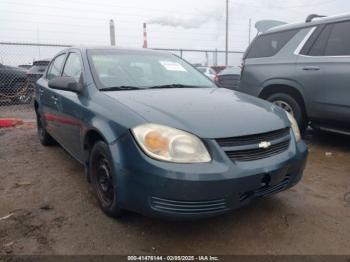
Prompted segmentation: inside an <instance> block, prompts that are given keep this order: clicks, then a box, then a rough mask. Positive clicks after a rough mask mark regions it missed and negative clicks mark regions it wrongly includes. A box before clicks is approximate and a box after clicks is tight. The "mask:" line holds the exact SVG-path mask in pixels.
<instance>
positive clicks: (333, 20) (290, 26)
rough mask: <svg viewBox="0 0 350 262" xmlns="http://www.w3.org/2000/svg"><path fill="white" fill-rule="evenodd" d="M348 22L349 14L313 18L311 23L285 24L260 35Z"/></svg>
mask: <svg viewBox="0 0 350 262" xmlns="http://www.w3.org/2000/svg"><path fill="white" fill-rule="evenodd" d="M346 20H350V14H342V15H337V16H329V17H322V18H315V20H313V21H311V22H308V23H306V22H303V23H293V24H286V25H280V26H276V27H273V28H270V29H269V30H267V31H266V32H264V33H263V34H261V35H264V34H270V33H276V32H281V31H287V30H293V29H301V28H306V27H313V26H317V25H321V24H328V23H336V22H342V21H346Z"/></svg>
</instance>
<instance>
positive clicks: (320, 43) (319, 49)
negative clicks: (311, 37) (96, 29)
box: [308, 25, 332, 56]
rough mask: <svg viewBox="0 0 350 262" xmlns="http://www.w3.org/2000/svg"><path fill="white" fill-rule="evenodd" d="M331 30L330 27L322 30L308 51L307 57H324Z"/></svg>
mask: <svg viewBox="0 0 350 262" xmlns="http://www.w3.org/2000/svg"><path fill="white" fill-rule="evenodd" d="M331 29H332V26H331V25H328V26H326V27H325V28H324V29H323V30H322V32H321V33H320V35H319V36H318V38H317V39H316V41H315V42H314V43H313V45H312V46H311V48H310V51H309V52H308V55H310V56H323V55H324V51H325V47H326V44H327V40H328V37H329V34H330V32H331Z"/></svg>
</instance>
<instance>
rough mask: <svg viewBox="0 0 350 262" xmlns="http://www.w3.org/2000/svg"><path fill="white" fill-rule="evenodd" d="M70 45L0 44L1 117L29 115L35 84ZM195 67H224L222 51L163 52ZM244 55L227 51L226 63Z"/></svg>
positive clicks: (177, 50)
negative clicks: (170, 53)
mask: <svg viewBox="0 0 350 262" xmlns="http://www.w3.org/2000/svg"><path fill="white" fill-rule="evenodd" d="M69 46H70V45H57V44H38V43H10V42H0V117H8V116H11V117H17V116H22V115H23V113H26V112H27V111H32V101H33V95H34V84H35V82H36V81H37V80H38V79H39V78H40V77H41V76H42V75H43V74H44V72H45V70H46V67H47V65H48V64H49V62H50V60H51V58H53V57H54V56H55V55H56V54H57V53H58V52H59V51H61V50H62V49H65V48H67V47H69ZM154 49H157V50H164V51H169V52H173V53H174V54H177V55H179V56H181V57H183V58H184V59H186V60H187V61H189V62H191V63H193V64H197V65H203V66H208V65H219V66H220V65H224V63H225V52H224V51H222V50H197V49H166V48H154ZM242 55H243V52H240V51H229V53H228V62H229V64H230V65H234V66H238V65H239V64H240V61H241V59H242Z"/></svg>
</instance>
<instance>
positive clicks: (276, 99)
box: [267, 93, 308, 133]
mask: <svg viewBox="0 0 350 262" xmlns="http://www.w3.org/2000/svg"><path fill="white" fill-rule="evenodd" d="M267 100H268V101H270V102H271V103H273V104H275V105H276V106H279V107H281V108H282V109H284V110H285V111H287V112H288V113H289V114H291V115H292V116H294V117H295V119H296V120H297V122H298V125H299V128H300V131H301V132H302V133H303V132H304V131H305V130H306V128H307V125H308V120H307V117H306V114H305V112H304V109H303V107H302V105H301V104H300V103H299V102H298V101H297V99H295V98H294V97H292V96H291V95H288V94H284V93H277V94H273V95H270V96H269V97H268V98H267Z"/></svg>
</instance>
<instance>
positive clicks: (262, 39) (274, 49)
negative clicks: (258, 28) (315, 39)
mask: <svg viewBox="0 0 350 262" xmlns="http://www.w3.org/2000/svg"><path fill="white" fill-rule="evenodd" d="M298 31H299V29H296V30H288V31H283V32H278V33H271V34H264V35H260V36H258V37H257V38H255V40H254V41H253V43H252V45H251V46H250V48H249V49H248V51H247V53H246V55H245V58H260V57H271V56H274V55H275V54H277V53H278V52H279V51H280V50H281V49H282V47H283V46H285V44H287V42H288V41H289V40H290V39H292V38H293V37H294V36H295V34H296V33H297V32H298Z"/></svg>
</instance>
